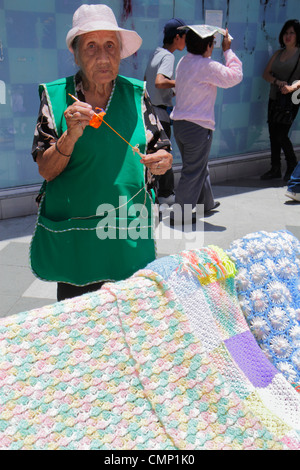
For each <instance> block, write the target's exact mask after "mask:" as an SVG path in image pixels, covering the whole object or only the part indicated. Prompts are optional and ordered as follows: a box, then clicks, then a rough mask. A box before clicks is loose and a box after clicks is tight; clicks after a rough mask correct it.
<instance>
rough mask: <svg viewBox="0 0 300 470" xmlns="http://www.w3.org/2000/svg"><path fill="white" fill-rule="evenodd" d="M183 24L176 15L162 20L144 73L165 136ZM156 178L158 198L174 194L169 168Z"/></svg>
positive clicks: (183, 40)
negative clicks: (160, 36)
mask: <svg viewBox="0 0 300 470" xmlns="http://www.w3.org/2000/svg"><path fill="white" fill-rule="evenodd" d="M184 25H185V23H184V21H183V20H181V19H178V18H172V19H171V20H169V21H168V22H167V23H166V24H165V26H164V38H163V46H162V47H157V48H156V49H155V51H154V52H153V54H152V55H151V57H150V58H149V61H148V64H147V67H146V71H145V77H144V79H145V81H146V83H147V92H148V94H149V97H150V99H151V103H152V106H153V108H154V111H155V113H156V115H157V117H158V119H159V120H160V123H161V125H162V126H163V128H164V131H165V133H166V135H167V137H168V139H170V138H171V120H170V112H171V110H172V107H173V97H174V88H175V80H174V78H173V75H174V66H175V56H174V52H175V51H182V50H183V49H184V48H185V35H186V31H185V30H179V29H178V28H179V27H182V26H184ZM156 179H157V183H158V190H157V192H158V197H159V198H168V197H169V196H171V195H174V173H173V170H172V168H171V169H170V170H168V171H167V172H166V173H165V174H164V175H162V176H159V177H157V178H156Z"/></svg>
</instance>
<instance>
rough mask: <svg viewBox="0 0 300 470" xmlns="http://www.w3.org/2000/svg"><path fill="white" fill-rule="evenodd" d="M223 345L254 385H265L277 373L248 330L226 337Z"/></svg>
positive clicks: (260, 386) (262, 386)
mask: <svg viewBox="0 0 300 470" xmlns="http://www.w3.org/2000/svg"><path fill="white" fill-rule="evenodd" d="M225 345H226V347H227V349H228V351H229V352H230V354H231V356H232V358H233V359H234V361H235V362H236V363H237V364H238V366H239V367H240V368H241V369H242V371H243V372H244V374H245V375H246V376H247V377H248V379H249V380H250V382H251V383H252V384H253V385H254V387H259V388H264V387H267V386H268V385H269V384H270V383H271V382H272V379H273V378H274V377H275V375H276V374H278V370H277V369H275V367H274V366H273V365H272V364H271V362H270V361H269V360H268V359H267V358H266V356H265V355H264V353H263V352H262V351H261V349H260V347H259V346H258V344H257V342H256V341H255V338H254V337H253V335H252V334H251V333H250V332H249V331H246V332H244V333H241V334H239V335H236V336H233V337H232V338H229V339H226V340H225Z"/></svg>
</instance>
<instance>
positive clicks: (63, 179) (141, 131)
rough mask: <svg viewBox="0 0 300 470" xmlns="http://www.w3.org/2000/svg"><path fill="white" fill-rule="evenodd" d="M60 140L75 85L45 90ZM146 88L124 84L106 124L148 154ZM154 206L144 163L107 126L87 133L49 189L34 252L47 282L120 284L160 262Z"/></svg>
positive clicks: (35, 266) (118, 85)
mask: <svg viewBox="0 0 300 470" xmlns="http://www.w3.org/2000/svg"><path fill="white" fill-rule="evenodd" d="M42 90H45V91H46V94H47V98H48V103H49V106H50V111H51V113H52V117H53V119H54V122H55V126H56V129H55V130H56V132H57V134H58V136H60V135H61V134H62V133H63V132H64V131H65V130H66V129H67V125H66V121H65V118H64V114H63V113H64V111H65V109H66V108H67V107H68V106H69V105H70V104H72V103H73V100H72V98H71V97H70V96H69V95H68V93H71V94H73V95H74V94H75V85H74V77H68V78H65V79H61V80H57V81H55V82H52V83H49V84H44V85H41V86H40V94H41V92H42ZM143 97H144V84H143V82H140V81H139V80H135V79H128V78H125V77H122V76H120V75H119V76H118V77H117V80H116V82H115V88H114V91H113V94H112V98H111V101H110V104H109V106H108V109H107V114H106V116H105V121H106V122H107V123H108V124H109V125H110V126H112V127H113V128H114V129H115V130H116V131H117V132H118V133H119V134H120V135H121V136H122V137H124V138H125V139H126V140H127V141H128V142H130V144H131V145H133V146H135V145H137V144H138V145H139V149H140V151H141V152H142V153H144V152H145V150H146V132H145V125H144V119H143V110H142V105H143ZM152 207H153V205H152V201H151V198H150V196H149V194H148V192H147V191H146V189H145V169H144V166H143V165H142V164H141V163H140V157H139V155H138V154H137V153H133V151H132V149H131V147H130V146H129V145H128V144H126V143H125V142H124V141H123V140H122V139H121V138H120V137H119V136H117V135H116V134H115V133H114V132H113V131H112V130H111V129H110V128H109V127H108V126H106V124H104V123H102V125H101V126H100V127H99V128H98V129H95V128H93V127H91V126H87V127H86V128H85V130H84V133H83V135H82V137H80V139H78V141H77V143H76V145H75V147H74V151H73V153H72V156H71V158H70V161H69V164H68V166H67V167H66V169H65V170H64V171H63V172H62V173H61V174H60V175H59V176H57V177H56V178H55V179H54V180H53V181H50V182H48V183H47V184H46V188H45V195H44V197H43V198H42V201H41V204H40V209H39V214H38V220H37V224H36V229H35V233H34V235H33V238H32V242H31V247H30V258H31V267H32V271H33V273H34V274H35V275H36V276H37V277H38V278H40V279H43V280H47V281H55V282H66V283H70V284H74V285H79V286H82V285H87V284H90V283H94V282H98V281H103V280H106V281H109V280H112V281H118V280H122V279H125V278H127V277H129V276H131V275H132V274H133V273H134V272H136V271H137V270H138V269H141V268H144V267H145V266H146V265H147V264H148V263H149V262H151V261H153V259H154V258H155V243H154V236H153V227H152Z"/></svg>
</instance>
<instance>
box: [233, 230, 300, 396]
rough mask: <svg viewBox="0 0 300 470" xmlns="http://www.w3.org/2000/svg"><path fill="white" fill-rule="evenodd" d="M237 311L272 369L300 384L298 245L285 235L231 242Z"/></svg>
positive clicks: (261, 235) (260, 234)
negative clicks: (236, 270)
mask: <svg viewBox="0 0 300 470" xmlns="http://www.w3.org/2000/svg"><path fill="white" fill-rule="evenodd" d="M227 254H228V255H229V256H230V257H231V259H232V260H233V261H234V262H235V264H236V267H237V269H238V274H237V276H236V279H235V285H236V289H237V293H238V298H239V301H240V306H241V309H242V311H243V313H244V316H245V318H246V320H247V322H248V325H249V327H250V330H251V331H252V333H253V334H254V336H255V338H256V340H257V342H258V344H259V345H260V347H261V348H262V350H263V351H264V353H265V354H266V356H267V357H268V358H269V360H270V361H271V362H272V363H273V365H274V366H275V367H276V368H277V369H278V370H279V371H280V372H282V374H283V375H284V376H285V377H286V379H287V380H288V381H289V382H290V383H291V384H293V386H294V387H299V384H300V261H299V254H300V242H299V240H298V239H296V238H295V237H294V235H293V234H291V233H290V232H288V231H279V232H274V233H267V232H257V233H253V234H250V235H247V236H245V237H244V238H241V239H239V240H236V241H234V242H233V243H232V244H231V246H230V248H229V250H228V251H227Z"/></svg>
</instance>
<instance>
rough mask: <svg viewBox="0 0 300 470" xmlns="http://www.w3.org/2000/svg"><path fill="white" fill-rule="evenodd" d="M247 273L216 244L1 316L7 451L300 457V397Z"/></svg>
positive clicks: (0, 378)
mask: <svg viewBox="0 0 300 470" xmlns="http://www.w3.org/2000/svg"><path fill="white" fill-rule="evenodd" d="M236 275H237V271H236V266H235V264H234V263H233V261H232V260H231V258H230V257H229V256H228V255H227V254H226V253H225V252H224V251H223V250H221V249H220V248H218V247H214V246H210V247H206V248H202V249H199V250H195V251H187V252H183V253H180V254H178V255H173V256H169V257H166V258H162V259H160V260H157V261H155V262H153V263H151V264H150V265H148V266H147V268H146V269H144V270H141V271H139V272H137V273H136V274H135V275H134V276H132V277H131V278H129V279H127V280H125V281H122V282H118V283H115V284H112V283H110V284H107V285H105V286H104V287H103V288H102V289H101V290H100V291H98V292H96V293H92V294H89V295H85V296H82V297H78V298H75V299H71V300H68V301H64V302H60V303H56V304H54V305H51V306H47V307H44V308H42V309H37V310H33V311H30V312H25V313H21V314H19V315H15V316H12V317H7V318H3V319H1V320H0V354H1V360H0V449H1V450H3V449H10V450H14V449H22V450H23V449H35V450H47V449H49V450H54V449H61V450H62V449H68V450H73V449H74V450H77V449H79V450H84V449H95V450H96V449H103V450H105V449H107V450H143V449H149V450H178V449H179V450H211V449H216V450H224V449H233V450H250V449H251V450H260V449H261V450H265V449H272V450H274V449H276V450H286V449H290V450H296V449H297V450H299V449H300V394H299V393H298V392H297V391H296V389H295V388H294V387H293V385H292V384H291V383H290V382H289V380H287V378H286V377H285V375H284V374H283V373H282V372H281V371H280V370H279V369H278V368H277V367H275V365H274V363H273V362H272V361H271V360H270V359H269V358H268V357H266V355H265V354H264V352H263V350H262V348H261V347H260V346H259V344H258V342H257V341H256V339H255V337H254V335H253V334H252V332H251V330H250V327H249V325H248V323H247V321H246V319H245V317H244V314H243V311H242V308H241V305H240V303H239V299H238V297H237V291H236V286H235V278H236ZM298 308H299V306H298Z"/></svg>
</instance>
